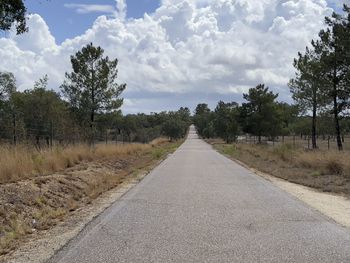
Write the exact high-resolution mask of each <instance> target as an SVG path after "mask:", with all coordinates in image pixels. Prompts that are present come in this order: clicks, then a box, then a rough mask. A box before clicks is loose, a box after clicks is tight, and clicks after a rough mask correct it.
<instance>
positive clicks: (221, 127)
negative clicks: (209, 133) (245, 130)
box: [214, 101, 239, 143]
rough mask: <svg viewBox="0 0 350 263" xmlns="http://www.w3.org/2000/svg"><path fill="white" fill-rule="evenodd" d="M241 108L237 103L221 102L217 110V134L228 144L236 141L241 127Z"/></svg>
mask: <svg viewBox="0 0 350 263" xmlns="http://www.w3.org/2000/svg"><path fill="white" fill-rule="evenodd" d="M238 108H239V106H238V104H237V103H236V102H231V103H225V102H223V101H219V103H218V105H217V106H216V108H215V111H214V113H215V119H214V129H215V133H216V134H217V135H218V136H219V137H221V138H222V139H224V140H225V141H226V143H231V142H233V141H236V139H237V135H238V130H239V125H238V116H239V109H238Z"/></svg>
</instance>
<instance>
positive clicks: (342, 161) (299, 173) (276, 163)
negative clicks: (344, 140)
mask: <svg viewBox="0 0 350 263" xmlns="http://www.w3.org/2000/svg"><path fill="white" fill-rule="evenodd" d="M208 142H209V143H210V144H212V145H213V147H214V148H215V149H216V150H218V151H219V152H220V153H223V154H225V155H227V156H229V157H231V158H233V159H237V160H239V161H241V162H243V163H245V164H246V165H248V166H249V167H252V168H255V169H257V170H259V171H261V172H264V173H268V174H270V175H273V176H276V177H279V178H282V179H285V180H287V181H290V182H293V183H297V184H301V185H305V186H309V187H313V188H316V189H319V190H321V191H324V192H333V193H338V194H343V195H346V196H348V197H349V196H350V152H347V151H344V152H338V151H307V150H304V149H302V148H294V147H292V146H291V145H290V144H285V145H280V146H276V147H272V146H267V145H253V144H225V143H223V142H222V141H219V140H210V141H208Z"/></svg>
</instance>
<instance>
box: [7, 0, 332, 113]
mask: <svg viewBox="0 0 350 263" xmlns="http://www.w3.org/2000/svg"><path fill="white" fill-rule="evenodd" d="M116 5H117V7H116V8H115V7H114V10H115V11H116V16H113V17H109V18H108V17H106V16H100V17H99V18H97V19H96V21H95V22H94V24H93V26H92V27H91V28H90V29H89V30H87V31H86V32H85V33H84V34H83V35H80V36H77V37H75V38H73V39H68V40H66V41H65V42H63V43H62V44H61V45H56V43H55V40H54V38H53V37H52V35H51V34H50V31H49V29H48V27H47V25H46V24H45V22H44V21H43V19H42V18H41V17H40V16H39V15H32V16H30V17H29V26H30V31H29V32H30V33H28V34H25V35H22V36H20V37H17V36H15V35H14V34H13V35H10V36H9V37H8V38H2V39H0V44H1V48H0V60H1V61H2V62H3V63H1V65H0V70H9V71H13V72H14V73H15V75H16V76H17V78H18V83H19V84H20V85H21V87H22V89H23V88H28V87H31V86H32V83H33V82H34V81H35V80H36V79H38V78H39V77H41V76H42V75H43V74H48V75H49V77H50V78H51V79H50V85H51V87H53V88H56V89H58V87H59V85H60V84H61V83H62V81H63V78H64V72H65V71H70V63H69V57H70V55H71V54H74V53H75V52H76V51H77V50H79V49H80V48H81V47H82V46H83V45H86V44H87V43H89V42H93V43H94V44H95V45H101V46H102V47H103V48H104V49H105V50H106V54H108V55H109V56H111V57H117V58H118V59H119V62H120V63H119V72H120V82H126V83H127V84H128V88H127V91H126V92H125V93H124V94H123V96H124V97H125V98H126V103H125V105H124V110H126V111H128V112H134V111H158V110H163V109H173V108H176V107H177V106H191V107H193V106H194V105H195V104H196V103H199V102H205V101H207V102H209V104H211V105H213V104H215V103H216V102H217V100H219V99H223V100H226V101H228V100H237V101H241V100H242V92H244V91H246V90H247V89H248V88H249V87H254V86H255V85H257V84H258V83H260V82H264V83H266V84H267V85H269V86H271V87H272V88H273V89H274V90H275V91H276V92H279V93H280V96H281V98H283V99H288V98H290V96H289V90H288V88H287V87H286V83H287V82H288V79H289V78H290V77H291V76H292V75H293V72H294V70H293V68H292V62H293V58H294V57H295V56H296V55H297V52H298V51H302V50H304V48H305V46H306V45H308V43H309V42H310V40H311V39H312V38H315V37H317V33H318V31H319V30H320V28H322V27H323V26H324V24H323V18H324V16H326V15H329V14H330V12H331V11H332V10H331V9H330V8H329V7H328V6H327V2H326V1H325V0H283V1H280V0H261V1H256V0H239V1H238V0H237V1H232V0H163V1H162V3H161V6H160V7H159V8H158V9H157V10H156V11H155V13H153V14H150V15H148V14H145V16H144V17H143V18H140V19H125V15H126V5H125V1H124V0H117V1H116Z"/></svg>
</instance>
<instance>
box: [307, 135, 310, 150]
mask: <svg viewBox="0 0 350 263" xmlns="http://www.w3.org/2000/svg"><path fill="white" fill-rule="evenodd" d="M307 148H308V149H310V136H309V135H308V136H307Z"/></svg>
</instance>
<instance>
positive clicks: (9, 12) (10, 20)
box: [0, 0, 27, 34]
mask: <svg viewBox="0 0 350 263" xmlns="http://www.w3.org/2000/svg"><path fill="white" fill-rule="evenodd" d="M26 11H27V9H26V7H25V6H24V3H23V0H1V1H0V30H3V31H8V30H10V29H11V27H12V25H15V26H16V31H17V34H22V33H24V32H26V31H27V26H26V18H25V14H26Z"/></svg>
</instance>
